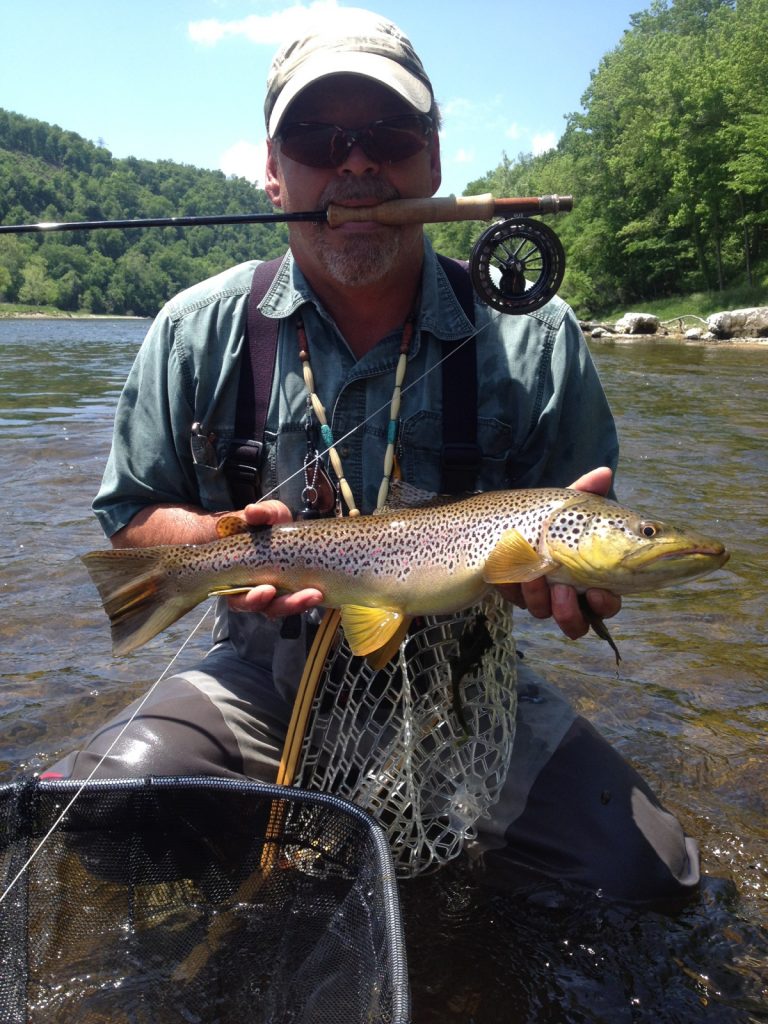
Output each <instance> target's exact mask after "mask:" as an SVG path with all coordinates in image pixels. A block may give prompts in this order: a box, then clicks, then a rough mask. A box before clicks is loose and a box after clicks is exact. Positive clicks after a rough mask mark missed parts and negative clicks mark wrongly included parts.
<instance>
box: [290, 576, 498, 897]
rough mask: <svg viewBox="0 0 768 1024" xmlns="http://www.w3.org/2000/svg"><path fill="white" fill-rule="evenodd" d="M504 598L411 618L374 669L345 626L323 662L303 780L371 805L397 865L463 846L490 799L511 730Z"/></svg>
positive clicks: (441, 859) (406, 868)
mask: <svg viewBox="0 0 768 1024" xmlns="http://www.w3.org/2000/svg"><path fill="white" fill-rule="evenodd" d="M516 680H517V669H516V652H515V643H514V638H513V635H512V621H511V611H510V610H509V605H507V604H506V603H505V602H503V601H502V599H501V598H500V597H499V596H497V595H496V593H495V592H494V593H493V594H492V595H491V596H489V597H487V598H486V599H484V601H483V602H482V603H481V604H479V605H478V606H476V607H474V608H471V609H469V610H467V611H465V612H462V613H461V614H459V615H457V616H453V617H451V618H449V619H445V618H432V617H428V618H425V619H422V620H418V621H417V622H416V623H415V624H414V626H412V628H411V631H410V632H409V634H408V636H407V638H406V640H405V641H404V643H403V645H402V646H401V648H400V656H399V657H398V658H394V659H393V660H392V661H390V662H389V664H388V665H387V666H386V667H385V668H384V669H381V670H379V671H377V670H376V669H374V668H372V667H371V665H370V664H369V663H368V662H367V661H366V660H365V659H363V658H356V657H354V656H353V655H352V652H351V651H350V649H349V646H348V645H347V643H346V641H345V640H344V638H343V635H342V631H341V630H339V631H338V633H337V635H336V637H335V639H334V642H333V646H332V648H331V650H330V652H329V655H328V658H327V660H326V663H325V666H324V668H323V671H322V674H321V677H320V681H319V684H318V688H317V693H316V696H315V698H314V703H313V707H312V711H311V714H310V724H309V727H308V729H307V733H306V736H305V739H304V743H303V747H302V752H301V758H300V764H299V769H298V772H297V777H296V783H297V785H299V786H301V787H303V788H306V789H308V790H324V791H328V792H333V793H338V794H339V795H340V796H343V797H345V798H346V799H348V800H350V801H352V802H354V803H355V804H357V805H358V806H360V807H363V808H365V809H367V810H368V811H370V812H371V814H372V815H373V816H374V817H375V818H376V819H377V820H378V821H379V822H380V823H381V825H382V826H383V828H384V829H385V831H386V833H387V836H388V838H389V843H390V849H391V851H392V857H393V860H394V863H395V869H396V873H397V874H398V876H401V877H408V876H412V875H416V874H419V873H421V872H423V871H425V870H426V869H428V868H430V867H433V866H436V865H439V864H443V863H445V862H447V861H449V860H451V859H452V858H454V857H456V856H458V854H459V853H460V852H461V850H462V848H463V846H464V844H465V842H466V841H467V840H468V839H470V838H473V837H474V836H475V835H476V824H477V821H478V819H479V818H480V817H481V816H482V815H483V814H484V813H485V811H486V810H487V809H488V808H489V807H490V806H491V804H493V803H495V802H496V800H497V799H498V796H499V791H500V789H501V786H502V784H503V782H504V779H505V777H506V773H507V768H508V765H509V759H510V756H511V753H512V743H513V740H514V735H515V712H516V708H517V690H516Z"/></svg>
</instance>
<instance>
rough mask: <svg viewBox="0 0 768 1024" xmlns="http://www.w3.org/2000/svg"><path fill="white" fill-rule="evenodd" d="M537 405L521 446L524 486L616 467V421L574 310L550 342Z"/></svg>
mask: <svg viewBox="0 0 768 1024" xmlns="http://www.w3.org/2000/svg"><path fill="white" fill-rule="evenodd" d="M542 357H543V358H542V360H541V362H540V365H539V380H538V385H537V389H536V390H537V391H538V394H539V400H538V403H537V404H538V410H537V415H536V417H535V420H534V422H532V423H531V429H530V431H529V433H528V435H527V437H526V440H525V443H524V445H523V448H522V450H521V452H520V462H521V465H522V466H524V467H525V470H524V473H523V475H522V477H521V479H520V480H519V481H518V482H517V485H518V486H522V487H533V486H536V487H563V486H567V485H568V484H570V483H572V482H573V481H574V480H575V479H577V478H578V477H579V476H581V475H582V474H583V473H586V472H588V471H589V470H591V469H594V468H595V467H597V466H609V467H610V468H611V469H612V470H613V471H614V472H615V471H616V467H617V464H618V459H619V441H618V435H617V431H616V424H615V421H614V418H613V414H612V413H611V409H610V407H609V405H608V400H607V398H606V396H605V392H604V391H603V386H602V384H601V382H600V378H599V376H598V373H597V368H596V367H595V364H594V362H593V360H592V356H591V354H590V352H589V349H588V347H587V345H586V342H585V341H584V337H583V334H582V332H581V328H580V327H579V324H578V321H577V320H576V317H575V315H574V314H573V312H572V311H571V310H570V308H568V307H566V311H565V315H564V317H563V319H562V321H561V323H560V324H559V326H558V327H557V330H556V331H555V332H554V336H553V337H550V339H549V340H548V341H546V342H545V344H544V346H543V349H542Z"/></svg>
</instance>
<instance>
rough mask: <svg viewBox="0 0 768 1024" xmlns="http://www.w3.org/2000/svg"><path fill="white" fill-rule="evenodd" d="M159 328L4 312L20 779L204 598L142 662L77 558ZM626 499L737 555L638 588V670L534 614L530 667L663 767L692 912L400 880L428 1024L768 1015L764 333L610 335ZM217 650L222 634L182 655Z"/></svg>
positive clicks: (444, 877)
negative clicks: (134, 364) (686, 845)
mask: <svg viewBox="0 0 768 1024" xmlns="http://www.w3.org/2000/svg"><path fill="white" fill-rule="evenodd" d="M146 326H147V324H146V322H141V321H131V320H96V321H82V320H40V321H19V320H12V321H0V366H1V367H2V373H1V374H0V441H1V442H2V445H1V447H0V450H1V451H2V490H1V491H0V503H2V510H3V529H2V531H0V554H1V558H2V576H1V578H0V588H1V589H0V593H2V597H3V602H2V609H3V614H2V616H0V653H1V658H2V660H1V661H0V676H1V677H2V688H1V689H0V777H2V779H3V780H5V781H7V780H10V779H14V778H17V777H19V776H20V775H24V774H28V773H31V772H35V771H38V770H40V769H41V768H42V767H43V766H45V765H47V764H49V763H50V762H51V761H52V760H53V759H54V758H56V757H57V756H58V755H60V754H62V753H64V752H66V751H68V750H70V749H71V748H72V747H73V746H75V745H76V744H77V743H78V741H79V740H80V739H81V738H82V737H83V736H85V735H86V734H87V733H88V732H89V731H90V730H91V729H92V728H94V727H95V726H97V725H98V724H99V723H101V722H103V721H104V720H105V719H107V718H108V717H109V716H110V715H111V714H112V713H113V712H114V711H116V710H118V709H119V708H121V707H123V706H124V705H125V704H126V703H128V702H129V700H131V699H133V698H134V697H136V696H138V695H140V694H141V693H142V692H143V691H144V690H145V689H146V688H147V686H148V685H149V684H150V683H151V682H153V681H154V679H155V678H156V677H157V675H158V674H159V672H160V671H161V670H162V668H163V667H164V666H165V663H166V662H167V661H168V660H169V658H170V656H171V655H172V653H173V652H174V651H175V650H176V649H177V647H178V646H179V645H180V643H181V641H182V639H183V638H184V637H185V636H186V634H187V633H188V631H189V628H190V627H191V626H192V625H194V624H195V622H196V620H197V619H198V618H199V615H200V613H199V611H198V612H197V613H192V615H191V616H189V617H188V618H187V619H186V620H185V621H184V622H183V623H180V624H177V625H176V626H175V627H173V628H172V629H171V630H169V631H168V632H166V633H165V634H164V635H163V636H162V637H159V638H156V639H155V640H154V641H152V642H151V643H150V644H148V645H147V646H146V647H145V648H143V649H141V650H139V651H137V652H135V653H134V654H132V655H130V656H129V657H127V658H124V659H121V660H119V661H115V660H113V658H112V655H111V652H110V644H109V636H108V629H107V625H106V619H105V617H104V615H103V612H102V611H101V608H100V606H99V603H98V600H97V597H96V594H95V592H94V590H93V589H92V587H91V585H90V584H89V582H88V581H87V578H86V576H85V573H84V571H83V569H82V568H81V566H80V563H79V561H78V559H77V556H78V555H79V554H80V553H82V552H84V551H86V550H89V549H92V548H95V547H100V546H103V545H104V543H105V542H104V539H103V537H102V535H101V533H100V530H99V529H98V527H97V525H96V522H95V520H94V519H93V517H92V516H91V514H90V512H89V505H90V501H91V498H92V496H93V494H94V492H95V490H96V488H97V486H98V482H99V480H100V477H101V471H102V468H103V464H104V460H105V457H106V453H107V450H108V446H109V438H110V432H111V421H112V416H113V410H114V405H115V401H116V399H117V395H118V393H119V389H120V387H121V385H122V382H123V380H124V378H125V375H126V373H127V371H128V368H129V366H130V363H131V361H132V359H133V357H134V355H135V353H136V349H137V347H138V345H139V343H140V341H141V339H142V337H143V335H144V333H145V330H146ZM593 353H594V356H595V359H596V362H597V365H598V368H599V371H600V374H601V376H602V379H603V381H604V384H605V387H606V390H607V391H608V394H609V397H610V399H611V402H612V404H613V407H614V410H615V412H616V414H617V418H618V421H619V427H620V431H621V437H622V444H623V447H622V464H621V472H620V476H619V479H618V485H617V486H618V491H619V494H620V497H621V498H622V500H624V501H625V502H626V503H627V504H630V505H634V506H635V507H638V508H640V509H643V510H645V511H647V512H649V513H651V514H654V515H657V516H659V517H660V518H664V519H668V520H672V521H680V522H689V523H691V524H692V525H695V526H697V527H699V528H700V529H701V530H702V531H703V532H707V533H711V534H715V535H717V536H719V537H720V538H721V539H722V540H723V541H725V543H726V544H727V546H728V547H729V548H730V549H731V551H732V557H731V560H730V562H729V563H728V565H727V566H726V567H725V568H724V569H722V570H720V571H719V572H717V573H716V574H715V575H713V576H711V577H708V578H706V579H704V580H700V581H696V582H693V583H690V584H688V585H686V586H683V587H680V588H677V589H672V590H669V591H666V592H661V593H659V594H656V595H653V596H643V597H637V598H632V599H627V600H625V604H624V608H623V610H622V613H621V615H620V616H619V617H618V618H617V619H616V620H614V623H613V624H612V631H613V633H614V636H615V639H616V640H617V642H618V644H619V646H620V648H621V652H622V656H623V661H622V664H621V668H620V672H619V674H618V676H617V672H616V667H615V663H614V661H613V657H612V655H611V653H610V651H609V650H608V648H607V647H606V646H605V645H604V644H603V643H602V642H601V641H598V640H597V639H596V638H593V637H590V638H585V639H583V640H581V641H578V642H577V643H573V642H569V641H567V640H565V639H564V638H563V637H561V636H560V635H559V634H558V633H557V631H556V630H553V629H552V628H551V627H550V626H548V625H547V624H543V623H539V622H533V621H531V620H529V621H525V617H524V616H523V615H519V616H518V619H519V631H518V632H519V638H520V644H521V647H522V648H523V649H524V652H525V656H526V658H527V659H528V661H529V662H530V663H531V664H533V665H535V666H536V667H537V668H538V669H540V670H541V671H542V672H543V673H545V674H546V675H548V676H549V677H550V678H552V679H554V680H557V681H558V682H559V683H560V684H561V685H562V686H563V688H564V689H566V691H567V692H568V693H569V695H570V696H571V697H572V699H573V700H574V702H575V703H576V704H577V706H578V708H579V709H580V710H581V711H582V712H583V713H584V714H586V715H587V716H588V717H589V718H590V719H591V720H592V721H593V722H594V723H595V724H596V725H597V726H598V727H599V728H600V729H602V730H603V731H604V732H605V733H606V734H607V735H608V736H609V737H610V739H611V740H612V741H613V742H614V744H615V745H616V746H617V747H618V748H619V749H620V750H621V752H622V753H623V754H624V755H625V756H626V757H627V758H629V759H630V760H631V761H632V762H633V763H634V764H635V765H636V766H637V767H638V768H639V769H640V771H641V772H642V774H644V775H645V777H646V778H647V779H648V780H649V782H650V783H651V785H652V786H653V787H654V788H655V789H656V791H657V792H658V793H659V794H660V796H661V797H662V799H663V801H664V802H665V803H666V804H667V806H668V807H669V808H670V809H671V810H673V811H674V812H675V813H676V814H677V815H678V816H679V817H680V819H681V820H682V822H683V823H684V826H685V828H686V830H687V831H688V832H689V833H690V834H691V835H693V836H695V837H697V839H698V840H699V842H700V844H701V848H702V855H703V866H704V870H705V872H706V878H705V882H704V885H703V887H702V891H701V893H700V895H698V896H697V897H696V899H695V900H694V901H693V902H692V903H690V904H689V905H687V906H686V907H684V908H682V909H681V910H680V911H679V913H677V914H676V915H670V914H661V913H655V912H651V911H638V910H630V909H627V908H623V907H617V906H615V905H612V904H610V903H608V902H607V901H605V900H601V899H599V898H597V897H593V896H585V897H582V898H580V899H577V898H574V899H571V900H566V901H564V900H563V899H562V898H561V896H560V894H558V893H555V892H550V891H548V890H547V889H546V888H543V889H541V890H534V891H528V892H526V893H523V894H522V895H516V896H500V895H498V894H496V893H492V892H488V891H485V890H484V889H483V888H482V887H479V886H478V885H477V884H476V883H475V881H474V880H473V879H471V878H469V877H468V876H467V875H466V873H465V871H464V868H463V867H462V865H461V864H460V863H459V864H457V865H455V866H452V867H449V868H447V869H445V870H443V871H441V872H439V873H438V874H436V875H433V876H430V877H428V878H425V879H421V880H419V881H417V882H411V883H407V884H405V885H404V886H403V888H402V896H403V905H404V914H405V922H406V929H407V937H408V950H409V962H410V969H411V978H412V986H413V998H414V1020H415V1021H416V1022H417V1024H424V1022H432V1021H434V1022H437V1021H440V1022H466V1024H471V1022H475V1024H492V1022H497V1021H498V1022H502V1021H503V1022H512V1024H517V1022H531V1024H534V1022H536V1024H550V1022H551V1024H561V1022H563V1024H570V1022H574V1024H576V1022H585V1024H586V1022H590V1024H591V1022H605V1024H623V1022H624V1021H626V1022H636V1021H643V1022H645V1021H648V1022H651V1021H653V1022H657V1021H658V1022H679V1024H692V1022H696V1021H713V1022H718V1024H719V1022H725V1024H730V1022H733V1024H736V1022H739V1024H741V1022H743V1024H748V1022H756V1021H768V931H767V929H768V806H767V801H768V787H767V786H766V727H767V726H768V690H767V688H766V685H767V684H766V680H767V679H768V657H766V642H765V579H764V567H765V556H766V550H767V549H768V541H767V540H766V537H767V533H766V526H767V525H768V515H767V514H766V483H767V482H768V454H767V451H766V441H767V440H768V426H767V425H766V415H765V410H766V399H767V398H768V389H767V388H766V383H765V382H766V374H767V373H768V347H766V346H747V345H744V346H733V347H719V346H696V345H687V344H682V343H680V342H671V341H668V342H667V341H665V342H643V343H634V344H630V343H619V342H600V343H595V344H594V345H593ZM204 647H205V639H204V637H201V638H199V639H196V640H194V641H193V642H192V644H191V645H190V647H189V648H188V649H187V650H186V651H185V653H184V655H183V656H182V657H183V663H189V662H191V661H192V660H194V659H195V658H196V657H197V656H198V654H199V653H200V652H201V651H202V650H203V649H204Z"/></svg>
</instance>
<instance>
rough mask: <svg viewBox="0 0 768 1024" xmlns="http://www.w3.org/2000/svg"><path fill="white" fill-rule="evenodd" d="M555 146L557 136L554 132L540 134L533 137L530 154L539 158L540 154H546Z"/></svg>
mask: <svg viewBox="0 0 768 1024" xmlns="http://www.w3.org/2000/svg"><path fill="white" fill-rule="evenodd" d="M556 145H557V135H556V134H555V133H554V132H542V133H541V134H540V135H534V136H533V139H532V141H531V152H532V153H533V155H534V156H541V154H542V153H546V152H547V150H549V149H554V148H555V146H556Z"/></svg>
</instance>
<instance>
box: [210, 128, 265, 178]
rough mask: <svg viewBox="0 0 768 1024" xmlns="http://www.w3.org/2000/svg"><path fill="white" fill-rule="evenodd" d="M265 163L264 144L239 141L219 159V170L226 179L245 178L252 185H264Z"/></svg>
mask: <svg viewBox="0 0 768 1024" xmlns="http://www.w3.org/2000/svg"><path fill="white" fill-rule="evenodd" d="M266 163H267V145H266V143H265V142H260V143H254V142H246V141H245V140H244V139H241V140H240V141H239V142H236V143H235V144H234V145H233V146H230V147H229V149H227V150H226V151H225V152H224V153H222V154H221V156H220V157H219V170H220V171H223V172H224V174H226V175H227V176H228V177H230V176H234V177H236V178H246V179H247V180H248V181H252V182H253V183H254V185H261V184H263V183H264V168H265V166H266Z"/></svg>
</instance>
